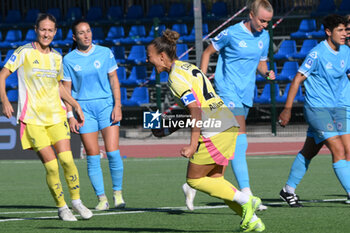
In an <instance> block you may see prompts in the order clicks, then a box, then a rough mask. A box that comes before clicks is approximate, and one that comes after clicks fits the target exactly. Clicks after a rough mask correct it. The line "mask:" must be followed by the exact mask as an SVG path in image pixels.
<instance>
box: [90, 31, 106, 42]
mask: <svg viewBox="0 0 350 233" xmlns="http://www.w3.org/2000/svg"><path fill="white" fill-rule="evenodd" d="M91 31H92V43H94V44H103V43H104V41H105V35H104V33H103V29H102V28H101V27H93V28H91Z"/></svg>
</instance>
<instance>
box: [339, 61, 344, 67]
mask: <svg viewBox="0 0 350 233" xmlns="http://www.w3.org/2000/svg"><path fill="white" fill-rule="evenodd" d="M344 66H345V61H344V60H341V61H340V67H341V68H344Z"/></svg>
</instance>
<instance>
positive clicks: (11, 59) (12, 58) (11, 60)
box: [9, 54, 17, 64]
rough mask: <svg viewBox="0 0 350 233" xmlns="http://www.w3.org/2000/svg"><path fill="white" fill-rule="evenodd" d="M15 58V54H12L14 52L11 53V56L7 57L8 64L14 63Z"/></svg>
mask: <svg viewBox="0 0 350 233" xmlns="http://www.w3.org/2000/svg"><path fill="white" fill-rule="evenodd" d="M16 58H17V56H16V55H14V54H12V56H11V57H10V59H9V63H10V64H12V63H14V61H16Z"/></svg>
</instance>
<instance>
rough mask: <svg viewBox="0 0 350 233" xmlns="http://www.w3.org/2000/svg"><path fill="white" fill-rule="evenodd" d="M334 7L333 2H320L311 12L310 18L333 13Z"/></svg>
mask: <svg viewBox="0 0 350 233" xmlns="http://www.w3.org/2000/svg"><path fill="white" fill-rule="evenodd" d="M335 10H336V5H335V3H334V1H333V0H320V3H319V4H318V7H317V8H316V10H315V11H314V12H311V17H319V16H325V15H328V14H330V13H333V12H335Z"/></svg>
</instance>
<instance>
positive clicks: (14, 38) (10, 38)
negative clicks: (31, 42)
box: [0, 29, 22, 48]
mask: <svg viewBox="0 0 350 233" xmlns="http://www.w3.org/2000/svg"><path fill="white" fill-rule="evenodd" d="M21 40H22V31H21V30H19V29H18V30H17V29H11V30H9V31H8V32H7V34H6V37H5V40H4V41H2V42H0V48H17V47H18V46H19V45H20V44H21Z"/></svg>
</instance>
